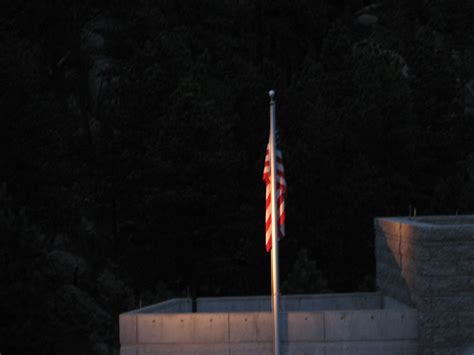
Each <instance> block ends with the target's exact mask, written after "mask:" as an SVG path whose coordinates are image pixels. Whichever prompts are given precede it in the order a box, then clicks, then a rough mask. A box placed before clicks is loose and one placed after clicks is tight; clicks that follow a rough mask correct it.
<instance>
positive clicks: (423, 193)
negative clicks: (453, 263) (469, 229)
mask: <svg viewBox="0 0 474 355" xmlns="http://www.w3.org/2000/svg"><path fill="white" fill-rule="evenodd" d="M473 18H474V3H473V2H472V1H468V0H459V1H442V0H431V1H428V0H399V1H395V0H382V1H380V2H374V3H372V2H368V1H365V0H347V1H344V0H339V1H328V0H318V1H309V0H294V1H290V0H275V1H267V0H257V1H248V0H205V1H185V0H173V1H171V0H157V1H151V0H139V1H115V2H112V1H102V2H97V1H90V0H85V1H81V2H79V1H77V2H75V1H59V0H58V1H33V0H30V1H9V2H7V3H5V4H3V5H2V11H1V12H0V83H1V84H0V152H1V156H0V310H1V314H2V316H1V320H0V352H1V353H2V354H5V355H7V354H8V355H9V354H65V353H66V350H65V349H68V351H67V353H69V354H114V353H116V351H117V349H118V314H119V313H121V312H124V311H128V310H131V309H134V308H137V307H140V306H145V305H148V304H152V303H155V302H159V301H162V300H165V299H168V298H172V297H184V296H189V297H205V296H229V295H261V294H269V293H270V256H269V254H268V253H266V252H265V244H264V239H265V224H264V216H265V204H264V202H265V201H264V198H265V185H264V183H263V181H262V171H263V162H264V157H265V148H266V144H267V140H268V130H269V119H268V103H269V99H268V95H267V92H268V90H269V89H272V88H274V89H275V90H276V93H277V96H276V100H277V115H278V126H279V130H280V137H281V147H282V150H283V156H284V161H285V170H286V180H287V183H288V199H287V205H286V208H287V223H286V227H287V237H286V238H284V239H283V240H282V241H281V243H280V275H281V276H280V278H281V284H282V291H283V293H285V294H297V293H320V292H352V291H373V290H374V289H375V282H374V275H375V266H374V248H373V244H374V243H373V241H374V232H373V218H374V217H377V216H397V215H409V214H413V213H414V211H415V210H416V213H417V215H430V214H458V213H459V214H461V213H472V212H474V124H473V120H474V21H473ZM25 339H28V341H26V342H25ZM71 348H74V349H75V352H74V353H71V352H70V349H71Z"/></svg>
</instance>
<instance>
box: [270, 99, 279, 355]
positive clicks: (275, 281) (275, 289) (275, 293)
mask: <svg viewBox="0 0 474 355" xmlns="http://www.w3.org/2000/svg"><path fill="white" fill-rule="evenodd" d="M268 94H269V96H270V179H271V202H272V211H271V214H272V258H271V259H272V262H271V264H272V310H273V333H274V335H273V351H274V354H275V355H280V322H279V309H280V307H279V303H280V302H279V294H280V286H279V277H278V235H279V231H278V220H279V215H278V209H277V197H276V191H277V189H276V173H275V172H276V152H275V144H276V142H275V130H276V127H275V124H276V122H275V91H274V90H270V92H269V93H268Z"/></svg>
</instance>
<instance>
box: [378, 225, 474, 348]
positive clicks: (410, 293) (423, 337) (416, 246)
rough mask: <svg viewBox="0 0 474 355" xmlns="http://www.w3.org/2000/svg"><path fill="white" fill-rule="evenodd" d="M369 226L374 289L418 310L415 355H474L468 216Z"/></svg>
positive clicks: (473, 255)
mask: <svg viewBox="0 0 474 355" xmlns="http://www.w3.org/2000/svg"><path fill="white" fill-rule="evenodd" d="M374 225H375V254H376V265H377V288H379V289H380V290H381V291H382V292H383V293H384V294H385V295H388V296H391V297H393V298H395V299H397V300H399V301H401V302H404V303H406V304H407V305H410V306H413V307H415V308H416V309H417V310H418V314H419V316H418V328H419V336H420V339H419V343H420V353H423V354H474V216H431V217H404V218H376V219H375V221H374Z"/></svg>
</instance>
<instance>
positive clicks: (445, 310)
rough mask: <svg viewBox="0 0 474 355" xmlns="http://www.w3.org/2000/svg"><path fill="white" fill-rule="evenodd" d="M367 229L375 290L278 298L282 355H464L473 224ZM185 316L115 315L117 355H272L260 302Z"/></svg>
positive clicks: (205, 302) (471, 292) (185, 311)
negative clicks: (371, 236) (371, 235)
mask: <svg viewBox="0 0 474 355" xmlns="http://www.w3.org/2000/svg"><path fill="white" fill-rule="evenodd" d="M471 223H472V224H471ZM375 230H376V260H377V287H378V289H379V292H375V293H351V294H326V295H293V296H286V297H283V298H282V302H281V304H282V309H281V310H280V311H281V312H282V315H281V322H282V324H281V329H282V334H281V337H282V349H283V353H285V354H325V355H330V354H360V355H368V354H394V355H395V354H397V355H399V354H432V353H433V354H469V355H471V354H473V353H474V216H472V217H469V216H466V217H459V216H456V217H454V216H453V217H417V218H379V219H376V220H375ZM192 308H193V307H192V302H191V300H190V299H187V298H182V299H173V300H169V301H167V302H163V303H159V304H156V305H152V306H149V307H146V308H141V309H138V310H135V311H131V312H128V313H124V314H121V315H120V343H121V355H132V354H133V355H142V354H143V355H144V354H148V355H152V354H272V353H273V352H272V350H273V349H272V342H273V333H272V329H273V326H272V315H271V312H270V311H271V309H270V297H268V296H261V297H222V298H198V299H197V300H196V305H195V308H196V312H192Z"/></svg>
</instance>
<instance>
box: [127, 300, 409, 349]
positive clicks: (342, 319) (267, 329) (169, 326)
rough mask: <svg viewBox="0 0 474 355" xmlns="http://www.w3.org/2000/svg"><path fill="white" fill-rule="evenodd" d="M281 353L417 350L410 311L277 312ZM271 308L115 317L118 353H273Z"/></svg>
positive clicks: (133, 314)
mask: <svg viewBox="0 0 474 355" xmlns="http://www.w3.org/2000/svg"><path fill="white" fill-rule="evenodd" d="M281 322H282V324H281V328H282V334H281V336H282V341H283V353H285V354H397V355H398V354H416V353H417V341H416V339H417V325H416V311H414V310H413V309H409V308H406V309H402V310H400V309H396V310H395V309H392V310H384V309H379V310H360V311H354V310H353V311H325V312H289V313H282V314H281ZM272 329H273V325H272V314H271V313H270V312H238V313H233V312H229V313H226V312H220V313H183V314H146V313H126V314H122V315H121V316H120V343H121V345H122V347H121V354H122V355H128V354H134V355H138V354H272V353H273V349H272V342H273V331H272Z"/></svg>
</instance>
